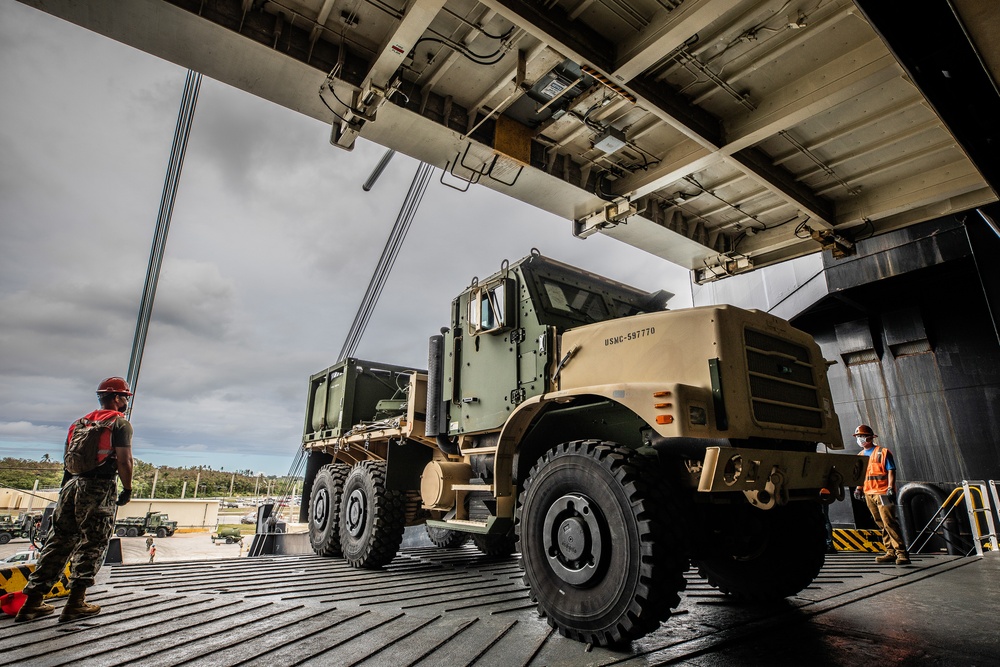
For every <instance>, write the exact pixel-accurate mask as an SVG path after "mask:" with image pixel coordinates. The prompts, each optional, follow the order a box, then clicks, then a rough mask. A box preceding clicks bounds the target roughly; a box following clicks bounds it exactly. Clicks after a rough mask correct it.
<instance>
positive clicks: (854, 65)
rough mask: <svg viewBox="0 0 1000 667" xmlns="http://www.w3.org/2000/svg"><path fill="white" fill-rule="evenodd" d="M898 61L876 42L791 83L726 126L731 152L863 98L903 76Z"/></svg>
mask: <svg viewBox="0 0 1000 667" xmlns="http://www.w3.org/2000/svg"><path fill="white" fill-rule="evenodd" d="M900 74H901V72H900V71H899V68H898V66H897V65H896V62H895V61H894V60H893V59H892V56H890V55H889V54H888V53H885V50H884V49H883V47H882V45H881V44H880V43H879V41H878V40H877V39H872V40H870V41H868V42H866V43H865V44H863V45H862V46H859V47H858V48H856V49H854V50H853V51H850V52H848V53H845V54H844V55H842V56H840V57H839V58H837V59H836V60H833V61H831V62H830V63H828V64H826V65H824V66H822V67H820V68H819V69H817V70H814V71H811V72H809V74H807V75H806V76H804V77H802V78H801V79H798V80H795V81H791V82H789V83H787V84H785V85H784V86H782V88H781V89H780V90H777V91H775V92H774V93H771V94H770V95H768V96H767V98H765V99H764V100H762V101H761V103H760V105H759V106H758V107H757V108H756V109H755V110H754V111H751V112H749V113H746V114H743V115H741V116H737V117H736V118H732V119H729V120H727V121H726V122H725V135H726V146H725V149H724V150H725V151H726V152H727V153H735V152H737V151H740V150H743V149H744V148H749V147H750V146H753V145H754V144H756V143H759V142H761V141H763V140H764V139H767V138H768V137H770V136H773V135H775V134H777V133H778V132H780V131H781V130H787V129H788V128H790V127H794V126H795V125H797V124H799V123H801V122H802V121H804V120H806V119H807V118H810V117H811V116H815V115H816V114H818V113H821V112H823V111H826V110H828V109H831V108H833V107H835V106H836V105H838V104H840V103H842V102H846V101H848V100H850V99H852V98H854V97H857V96H858V95H859V94H860V93H862V92H864V91H867V90H870V89H872V88H875V87H876V86H879V85H881V84H883V83H885V82H886V81H889V80H891V79H894V78H897V77H899V75H900Z"/></svg>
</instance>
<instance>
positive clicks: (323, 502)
mask: <svg viewBox="0 0 1000 667" xmlns="http://www.w3.org/2000/svg"><path fill="white" fill-rule="evenodd" d="M329 507H330V493H329V492H328V491H327V490H326V489H325V488H323V489H319V490H318V491H317V492H316V498H315V499H314V500H313V525H314V526H315V527H316V528H317V529H318V530H323V529H325V528H326V522H327V519H328V518H329V517H330V513H329V511H328V509H329Z"/></svg>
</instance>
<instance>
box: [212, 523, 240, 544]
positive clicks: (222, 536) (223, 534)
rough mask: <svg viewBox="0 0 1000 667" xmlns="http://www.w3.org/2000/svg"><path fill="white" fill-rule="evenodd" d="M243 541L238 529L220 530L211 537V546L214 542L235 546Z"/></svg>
mask: <svg viewBox="0 0 1000 667" xmlns="http://www.w3.org/2000/svg"><path fill="white" fill-rule="evenodd" d="M242 539H243V533H242V532H240V529H239V528H232V527H230V528H222V529H220V530H219V532H218V533H217V534H215V535H212V544H215V542H216V540H224V541H225V543H226V544H235V543H236V542H239V541H240V540H242Z"/></svg>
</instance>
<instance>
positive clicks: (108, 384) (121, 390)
mask: <svg viewBox="0 0 1000 667" xmlns="http://www.w3.org/2000/svg"><path fill="white" fill-rule="evenodd" d="M97 393H98V394H123V395H125V396H131V395H132V390H131V389H130V388H129V386H128V382H126V381H125V378H120V377H117V376H115V377H110V378H106V379H104V380H103V381H102V382H101V384H99V385H97Z"/></svg>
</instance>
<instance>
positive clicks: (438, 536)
mask: <svg viewBox="0 0 1000 667" xmlns="http://www.w3.org/2000/svg"><path fill="white" fill-rule="evenodd" d="M424 528H425V529H426V530H427V539H429V540H430V541H431V543H432V544H433V545H434V546H436V547H440V548H441V549H455V548H458V547H460V546H462V545H463V544H465V543H466V542H468V541H469V534H468V533H463V532H462V531H460V530H448V529H447V528H435V527H434V526H424Z"/></svg>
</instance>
